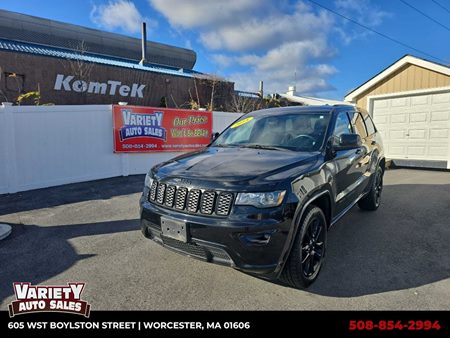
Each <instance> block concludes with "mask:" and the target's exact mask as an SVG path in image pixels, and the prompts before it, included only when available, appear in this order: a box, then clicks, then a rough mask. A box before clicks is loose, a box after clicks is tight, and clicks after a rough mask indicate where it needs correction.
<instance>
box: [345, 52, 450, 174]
mask: <svg viewBox="0 0 450 338" xmlns="http://www.w3.org/2000/svg"><path fill="white" fill-rule="evenodd" d="M345 100H346V101H348V102H352V103H354V104H356V105H357V106H359V107H361V108H363V109H366V110H368V111H369V113H370V114H371V116H372V117H373V119H374V121H375V124H376V126H377V128H378V129H379V131H380V132H381V134H382V137H383V141H384V143H385V151H386V157H387V158H390V159H392V160H393V161H394V163H396V164H399V165H404V166H419V167H432V168H446V169H450V67H448V66H445V65H441V64H438V63H435V62H431V61H428V60H424V59H420V58H417V57H414V56H411V55H406V56H404V57H402V58H401V59H399V60H397V61H396V62H394V63H393V64H392V65H390V66H389V67H388V68H386V69H384V70H383V71H381V72H380V73H379V74H377V75H376V76H374V77H373V78H371V79H369V80H368V81H366V82H365V83H363V84H361V85H360V86H359V87H357V88H356V89H354V90H352V91H351V92H350V93H348V94H347V96H346V97H345Z"/></svg>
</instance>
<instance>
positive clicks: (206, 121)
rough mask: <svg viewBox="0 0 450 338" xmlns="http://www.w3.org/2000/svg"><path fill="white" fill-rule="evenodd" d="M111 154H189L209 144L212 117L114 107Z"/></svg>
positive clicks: (164, 109)
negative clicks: (169, 152)
mask: <svg viewBox="0 0 450 338" xmlns="http://www.w3.org/2000/svg"><path fill="white" fill-rule="evenodd" d="M113 125H114V151H115V152H154V151H173V152H179V151H188V150H195V149H199V148H203V147H205V146H206V145H208V144H209V142H210V140H211V131H212V113H211V112H207V111H196V110H186V109H168V108H152V107H137V106H120V105H114V106H113Z"/></svg>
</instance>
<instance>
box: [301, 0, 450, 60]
mask: <svg viewBox="0 0 450 338" xmlns="http://www.w3.org/2000/svg"><path fill="white" fill-rule="evenodd" d="M308 1H309V2H312V3H313V4H315V5H316V6H318V7H320V8H323V9H325V10H327V11H329V12H331V13H333V14H335V15H337V16H340V17H341V18H344V19H345V20H348V21H350V22H352V23H354V24H355V25H358V26H360V27H362V28H364V29H367V30H368V31H370V32H372V33H375V34H378V35H379V36H381V37H383V38H385V39H387V40H390V41H392V42H394V43H396V44H398V45H400V46H403V47H405V48H408V49H411V50H413V51H416V52H418V53H420V54H422V55H426V56H428V57H430V58H432V59H435V60H438V61H440V62H442V63H444V64H449V62H448V61H445V60H443V59H441V58H438V57H437V56H434V55H431V54H430V53H427V52H424V51H422V50H420V49H417V48H414V47H412V46H410V45H407V44H406V43H403V42H401V41H399V40H397V39H395V38H392V37H390V36H388V35H386V34H383V33H380V32H378V31H376V30H375V29H372V28H370V27H368V26H366V25H364V24H362V23H360V22H358V21H356V20H353V19H351V18H349V17H347V16H345V15H343V14H341V13H338V12H336V11H334V10H332V9H331V8H329V7H326V6H324V5H322V4H320V3H318V2H316V1H314V0H308Z"/></svg>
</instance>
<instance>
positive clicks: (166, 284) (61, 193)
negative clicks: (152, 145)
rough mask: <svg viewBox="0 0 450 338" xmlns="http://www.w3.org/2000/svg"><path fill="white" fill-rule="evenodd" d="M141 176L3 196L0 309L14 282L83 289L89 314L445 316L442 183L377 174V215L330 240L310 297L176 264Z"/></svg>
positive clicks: (449, 253)
mask: <svg viewBox="0 0 450 338" xmlns="http://www.w3.org/2000/svg"><path fill="white" fill-rule="evenodd" d="M143 180H144V177H143V176H131V177H121V178H113V179H106V180H100V181H95V182H87V183H79V184H72V185H66V186H62V187H54V188H49V189H41V190H35V191H29V192H24V193H18V194H12V195H0V223H1V222H3V223H8V224H11V225H12V227H13V231H12V234H11V235H10V236H9V237H8V238H7V239H5V240H2V241H0V302H1V305H0V309H1V310H6V309H7V304H8V303H9V302H10V301H11V300H13V297H12V295H13V290H12V282H15V281H23V282H25V281H29V282H32V283H34V284H50V285H51V284H53V285H55V284H66V283H67V282H69V281H84V282H86V283H87V285H86V288H85V291H84V293H83V298H84V299H85V300H87V301H89V302H90V303H91V305H92V309H93V310H141V309H142V310H173V309H179V310H196V309H202V310H232V309H238V310H264V309H275V310H281V309H283V310H284V309H296V310H432V309H436V310H450V297H449V290H450V172H448V171H447V172H445V171H430V170H411V169H394V170H389V171H387V172H386V175H385V187H384V191H383V202H382V205H381V207H380V209H379V210H378V211H377V212H374V213H369V212H362V211H360V210H359V209H358V208H357V207H355V208H353V209H352V211H351V212H350V213H349V214H347V215H346V216H345V217H344V218H343V219H342V220H341V221H340V222H339V223H338V224H336V225H335V226H334V227H333V228H332V229H331V230H330V233H329V237H328V257H327V262H326V265H325V267H324V270H323V271H322V272H321V275H320V277H319V279H318V281H317V282H316V283H315V284H314V285H313V286H312V287H311V288H310V289H308V290H307V291H301V290H295V289H292V288H289V287H286V286H283V285H279V284H277V283H271V282H267V281H264V280H261V279H258V278H255V277H252V276H249V275H246V274H244V273H241V272H239V271H235V270H233V269H231V268H227V267H222V266H217V265H213V264H208V263H204V262H201V261H198V260H195V259H192V258H189V257H184V256H182V255H179V254H177V253H174V252H172V251H169V250H167V249H164V248H162V247H160V246H159V245H157V244H155V243H153V242H151V241H149V240H147V239H145V238H144V237H143V236H142V234H141V232H140V229H139V221H138V212H139V208H138V199H139V196H140V192H141V188H142V185H143Z"/></svg>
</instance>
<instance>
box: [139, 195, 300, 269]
mask: <svg viewBox="0 0 450 338" xmlns="http://www.w3.org/2000/svg"><path fill="white" fill-rule="evenodd" d="M140 206H141V228H142V232H143V234H144V236H146V237H147V238H150V239H152V240H154V241H155V242H156V243H158V244H161V245H163V246H165V247H167V248H169V249H172V250H174V251H177V252H179V253H182V254H186V255H189V256H192V257H195V258H198V259H201V260H204V261H207V262H212V263H217V264H222V265H227V266H231V267H233V268H236V269H239V270H243V271H245V272H249V273H255V274H260V275H265V277H269V278H272V277H276V276H277V273H278V271H277V267H278V266H279V263H280V259H281V256H282V252H283V248H284V247H285V244H286V240H287V237H288V234H289V229H290V227H291V223H292V216H291V214H292V215H293V212H290V210H291V209H292V210H295V208H294V209H293V208H292V207H289V206H283V205H282V206H280V207H277V208H270V209H257V208H254V207H251V206H239V207H237V206H234V207H233V210H232V212H231V214H230V215H229V216H228V217H226V218H225V217H215V216H203V215H198V214H195V215H194V214H186V213H181V212H178V211H175V210H172V209H166V208H163V207H160V206H158V205H156V204H153V203H150V202H149V201H148V200H147V199H146V198H145V197H144V195H142V197H141V200H140ZM161 216H164V217H169V218H172V219H177V220H180V221H184V222H185V224H186V227H187V231H188V234H189V236H188V241H187V242H182V241H178V240H175V239H172V238H168V237H165V236H164V235H162V232H161Z"/></svg>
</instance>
